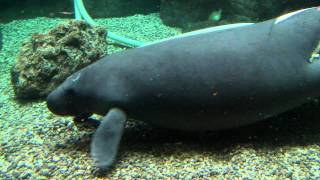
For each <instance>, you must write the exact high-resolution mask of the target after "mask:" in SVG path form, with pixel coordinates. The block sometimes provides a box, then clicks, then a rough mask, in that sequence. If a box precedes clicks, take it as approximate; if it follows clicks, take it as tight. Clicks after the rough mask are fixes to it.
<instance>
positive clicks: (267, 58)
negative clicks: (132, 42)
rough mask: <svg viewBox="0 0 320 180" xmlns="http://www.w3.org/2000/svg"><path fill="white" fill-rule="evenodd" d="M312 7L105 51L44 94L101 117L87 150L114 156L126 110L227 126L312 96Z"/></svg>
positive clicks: (180, 122)
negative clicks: (113, 51) (129, 47)
mask: <svg viewBox="0 0 320 180" xmlns="http://www.w3.org/2000/svg"><path fill="white" fill-rule="evenodd" d="M319 40H320V10H319V8H316V7H314V8H308V9H303V10H300V11H296V12H292V13H290V14H286V15H283V16H281V17H278V18H275V19H271V20H268V21H264V22H260V23H256V24H248V25H241V26H236V27H232V28H230V27H226V28H222V29H219V30H216V29H213V30H212V29H211V30H210V29H207V30H200V31H196V32H193V33H189V34H186V35H180V36H177V37H174V38H169V39H166V40H162V41H159V42H156V43H151V44H148V45H146V46H143V47H139V48H135V49H130V50H126V51H123V52H119V53H115V54H112V55H109V56H106V57H104V58H103V59H101V60H99V61H97V62H95V63H94V64H92V65H89V66H87V67H85V68H83V69H81V70H80V71H78V72H76V73H74V74H73V75H71V76H70V77H68V78H67V79H66V80H65V81H64V82H63V83H62V84H61V85H60V86H59V87H58V88H57V89H55V90H54V91H53V92H51V93H50V94H49V96H48V97H47V105H48V108H49V109H50V110H51V111H52V112H53V113H55V114H57V115H64V116H74V117H76V118H83V119H86V118H88V117H89V116H91V115H92V114H99V115H103V116H104V117H103V118H102V120H101V124H100V125H99V127H98V128H97V131H96V132H95V134H94V136H93V139H92V144H91V155H92V157H93V158H94V160H95V162H96V165H97V166H98V168H100V169H102V170H107V169H109V168H110V167H111V166H112V164H113V163H114V161H115V157H116V155H117V151H118V147H119V143H120V141H121V137H122V134H123V130H124V125H125V123H126V120H127V119H128V118H133V119H136V120H141V121H144V122H147V123H150V124H152V125H154V126H159V127H163V128H170V129H176V130H185V131H210V130H222V129H229V128H235V127H239V126H244V125H248V124H251V123H254V122H257V121H261V120H264V119H267V118H269V117H271V116H274V115H277V114H280V113H282V112H285V111H287V110H289V109H292V108H294V107H297V106H300V105H302V104H304V103H307V102H308V101H310V100H312V99H313V98H316V97H318V96H319V95H320V62H319V61H317V60H313V61H310V59H311V56H312V54H313V53H314V52H315V49H316V48H317V46H318V45H319Z"/></svg>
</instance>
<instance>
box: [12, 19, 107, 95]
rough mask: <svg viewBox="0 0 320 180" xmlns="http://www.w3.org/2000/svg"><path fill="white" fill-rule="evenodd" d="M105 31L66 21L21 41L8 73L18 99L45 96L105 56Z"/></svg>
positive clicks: (82, 23) (77, 22)
mask: <svg viewBox="0 0 320 180" xmlns="http://www.w3.org/2000/svg"><path fill="white" fill-rule="evenodd" d="M106 52H107V42H106V30H105V29H104V28H102V27H91V26H90V25H88V24H86V23H85V22H83V21H70V22H69V23H67V24H62V25H60V26H58V27H56V28H54V29H52V30H51V31H49V32H48V33H47V34H33V35H32V37H31V39H30V40H28V41H27V42H24V43H23V45H22V47H21V49H20V54H19V55H18V58H17V62H16V64H15V66H13V68H12V70H11V81H12V84H13V87H14V92H15V95H16V97H17V98H18V99H32V98H41V97H45V96H46V95H48V94H49V93H50V92H51V91H52V90H53V89H54V88H55V87H57V86H58V85H59V84H60V83H62V82H63V81H64V80H65V79H66V78H67V77H68V76H69V75H71V74H72V73H74V72H76V71H77V70H79V69H81V68H83V67H85V66H87V65H89V64H91V63H93V62H95V61H97V60H98V59H100V58H102V57H103V56H105V55H106Z"/></svg>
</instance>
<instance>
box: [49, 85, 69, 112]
mask: <svg viewBox="0 0 320 180" xmlns="http://www.w3.org/2000/svg"><path fill="white" fill-rule="evenodd" d="M61 93H62V92H61V90H60V89H59V88H58V89H56V90H54V91H52V92H51V93H50V94H49V95H48V96H47V107H48V109H49V110H50V111H51V112H52V113H54V114H57V115H67V110H66V106H65V103H64V101H63V98H61V96H62V94H61Z"/></svg>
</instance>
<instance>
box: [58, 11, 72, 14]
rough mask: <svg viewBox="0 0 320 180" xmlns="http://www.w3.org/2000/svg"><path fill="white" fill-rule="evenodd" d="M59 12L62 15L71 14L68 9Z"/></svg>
mask: <svg viewBox="0 0 320 180" xmlns="http://www.w3.org/2000/svg"><path fill="white" fill-rule="evenodd" d="M59 14H63V15H72V14H73V12H69V11H61V12H59Z"/></svg>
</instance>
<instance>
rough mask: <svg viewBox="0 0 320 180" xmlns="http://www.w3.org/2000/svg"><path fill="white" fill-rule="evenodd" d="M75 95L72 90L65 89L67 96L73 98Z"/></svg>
mask: <svg viewBox="0 0 320 180" xmlns="http://www.w3.org/2000/svg"><path fill="white" fill-rule="evenodd" d="M75 94H76V91H75V90H74V89H73V88H68V89H66V95H67V96H74V95H75Z"/></svg>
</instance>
